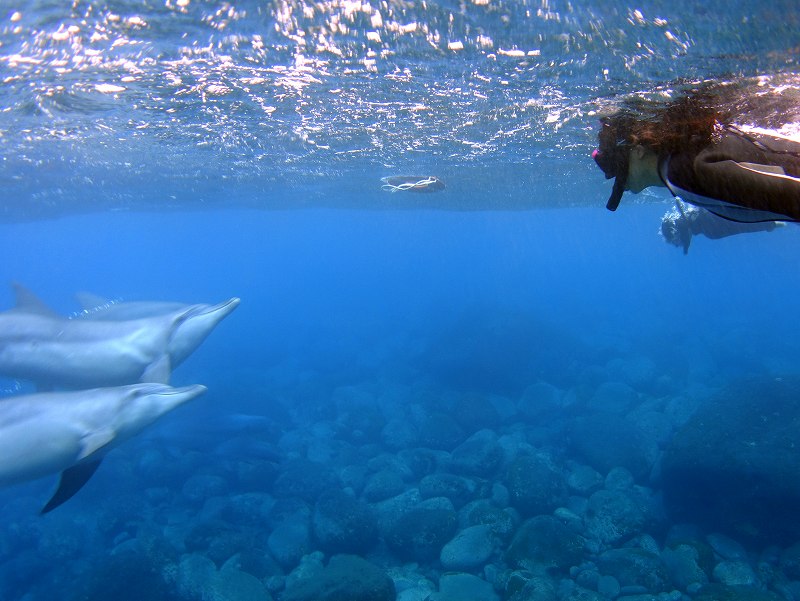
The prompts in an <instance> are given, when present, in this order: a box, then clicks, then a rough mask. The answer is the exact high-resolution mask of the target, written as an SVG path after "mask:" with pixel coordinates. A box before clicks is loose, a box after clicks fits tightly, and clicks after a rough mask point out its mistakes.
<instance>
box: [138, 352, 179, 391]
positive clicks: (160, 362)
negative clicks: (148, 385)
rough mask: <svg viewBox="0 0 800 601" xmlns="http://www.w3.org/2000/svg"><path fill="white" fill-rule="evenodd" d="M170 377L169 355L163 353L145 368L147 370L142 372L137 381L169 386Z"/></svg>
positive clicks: (170, 363) (170, 364)
mask: <svg viewBox="0 0 800 601" xmlns="http://www.w3.org/2000/svg"><path fill="white" fill-rule="evenodd" d="M171 375H172V362H171V361H170V359H169V354H168V353H164V354H163V355H161V356H160V357H159V358H158V359H156V360H155V361H153V362H152V363H151V364H150V365H148V366H147V368H146V369H145V370H144V373H142V377H141V378H139V381H140V382H156V383H158V384H169V378H170V376H171Z"/></svg>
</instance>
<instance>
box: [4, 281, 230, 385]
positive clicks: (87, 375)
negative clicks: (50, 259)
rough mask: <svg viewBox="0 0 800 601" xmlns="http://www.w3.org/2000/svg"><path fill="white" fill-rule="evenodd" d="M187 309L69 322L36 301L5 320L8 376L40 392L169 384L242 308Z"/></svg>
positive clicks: (23, 302) (26, 300)
mask: <svg viewBox="0 0 800 601" xmlns="http://www.w3.org/2000/svg"><path fill="white" fill-rule="evenodd" d="M239 302H240V301H239V299H238V298H231V299H229V300H227V301H225V302H223V303H220V304H218V305H202V304H201V305H184V306H182V307H181V308H179V309H177V310H173V311H171V312H168V313H164V314H158V315H152V316H149V317H142V318H139V319H128V320H121V321H117V320H94V319H66V318H64V317H60V316H58V315H56V314H55V313H54V312H52V311H50V310H49V309H48V308H47V307H45V306H44V305H43V303H41V302H40V301H38V300H37V299H36V298H35V297H33V296H32V295H30V294H28V295H24V294H23V295H21V294H19V292H18V294H17V306H16V307H15V308H13V309H11V310H9V311H4V312H2V313H0V375H3V376H6V377H9V378H13V379H21V380H30V381H32V382H34V383H36V384H37V386H39V387H40V389H44V390H47V389H52V388H93V387H98V386H117V385H123V384H132V383H134V382H160V383H163V384H166V383H168V382H169V378H170V375H171V373H172V370H173V369H174V368H175V367H176V366H177V365H179V364H180V363H181V362H182V361H183V360H184V359H186V357H188V356H189V355H190V354H191V353H192V352H193V351H194V350H195V349H196V348H197V347H198V346H199V345H200V343H202V342H203V340H205V338H206V337H207V336H208V335H209V334H210V333H211V331H212V330H213V329H214V327H215V326H216V325H217V324H218V323H219V322H220V321H221V320H222V319H223V318H225V317H226V316H227V315H229V314H230V313H231V312H232V311H233V310H234V309H235V308H236V307H237V306H238V305H239Z"/></svg>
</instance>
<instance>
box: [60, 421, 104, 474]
mask: <svg viewBox="0 0 800 601" xmlns="http://www.w3.org/2000/svg"><path fill="white" fill-rule="evenodd" d="M114 436H115V433H114V431H113V430H112V429H111V428H103V429H102V430H97V431H95V432H92V433H91V434H88V435H86V436H84V437H83V440H82V441H81V443H82V445H83V448H82V449H81V452H80V455H78V460H79V461H82V460H83V459H86V458H87V457H88V456H89V455H92V454H93V453H97V452H98V451H99V450H100V449H102V448H103V447H104V446H106V445H107V444H109V443H110V442H111V441H112V440H114ZM70 469H71V468H70Z"/></svg>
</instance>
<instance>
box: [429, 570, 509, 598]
mask: <svg viewBox="0 0 800 601" xmlns="http://www.w3.org/2000/svg"><path fill="white" fill-rule="evenodd" d="M428 599H429V601H466V600H467V599H469V601H500V597H498V596H497V593H495V592H494V588H493V587H492V585H491V583H489V582H486V581H485V580H483V579H482V578H478V577H477V576H474V575H472V574H458V573H456V574H442V577H441V578H440V579H439V591H438V592H436V593H433V594H432V595H431V596H430V597H428Z"/></svg>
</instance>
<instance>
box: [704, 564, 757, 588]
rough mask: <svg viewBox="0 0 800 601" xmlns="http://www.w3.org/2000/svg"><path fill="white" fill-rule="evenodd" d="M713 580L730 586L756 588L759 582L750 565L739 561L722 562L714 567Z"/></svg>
mask: <svg viewBox="0 0 800 601" xmlns="http://www.w3.org/2000/svg"><path fill="white" fill-rule="evenodd" d="M713 576H714V580H716V581H717V582H720V583H722V584H727V585H730V586H758V585H759V581H758V578H757V577H756V573H755V572H754V571H753V568H751V567H750V564H749V563H747V562H746V561H741V560H728V559H726V560H724V561H720V562H719V563H718V564H717V565H715V566H714V571H713Z"/></svg>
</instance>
